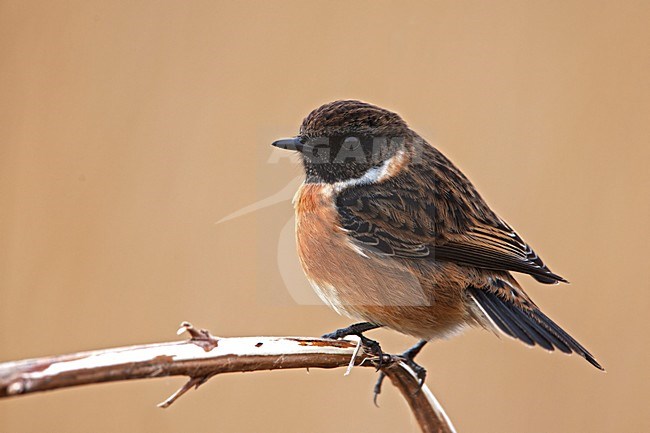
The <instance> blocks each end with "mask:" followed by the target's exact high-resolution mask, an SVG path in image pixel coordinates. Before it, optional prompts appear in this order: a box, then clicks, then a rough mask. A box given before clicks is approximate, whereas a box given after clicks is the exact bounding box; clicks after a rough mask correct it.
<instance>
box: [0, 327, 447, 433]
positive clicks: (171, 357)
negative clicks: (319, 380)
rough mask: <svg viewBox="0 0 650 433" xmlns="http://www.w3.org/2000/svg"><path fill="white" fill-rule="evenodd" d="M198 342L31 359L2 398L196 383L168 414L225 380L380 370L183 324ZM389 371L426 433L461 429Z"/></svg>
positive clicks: (331, 349)
mask: <svg viewBox="0 0 650 433" xmlns="http://www.w3.org/2000/svg"><path fill="white" fill-rule="evenodd" d="M181 330H182V331H186V332H188V333H189V334H190V336H191V339H190V340H188V341H180V342H166V343H158V344H148V345H137V346H129V347H121V348H114V349H105V350H96V351H91V352H80V353H74V354H69V355H61V356H54V357H45V358H37V359H28V360H23V361H16V362H6V363H2V364H0V398H7V397H14V396H18V395H25V394H30V393H34V392H40V391H49V390H55V389H60V388H67V387H73V386H79V385H88V384H93V383H101V382H112V381H118V380H132V379H148V378H153V377H164V376H175V375H183V376H188V377H189V378H190V379H189V381H188V382H187V383H185V385H183V386H182V387H181V388H180V389H179V390H178V391H176V392H175V393H174V394H173V395H172V396H170V397H169V398H168V399H166V400H165V401H164V402H162V403H161V404H160V405H159V406H160V407H168V406H169V405H171V404H172V403H173V402H174V401H176V400H177V399H178V398H179V397H180V396H182V395H183V394H184V393H185V392H187V391H188V390H189V389H191V388H192V387H198V386H200V385H201V384H203V383H204V382H206V381H207V380H208V379H209V378H210V377H212V376H214V375H216V374H220V373H231V372H244V371H259V370H277V369H287V368H337V367H347V366H349V365H350V364H351V359H352V365H356V366H374V364H373V358H372V355H369V354H368V353H366V352H364V350H363V347H361V348H360V349H359V345H358V344H357V342H353V341H347V340H337V341H335V340H324V339H319V338H304V337H239V338H221V337H215V336H212V335H211V334H210V333H209V332H208V331H205V330H197V329H195V328H193V327H192V326H191V325H190V324H189V323H183V325H182V327H181ZM382 371H383V372H384V373H385V374H386V375H387V376H388V377H389V378H390V380H391V382H392V383H393V384H394V385H395V386H396V387H397V388H398V389H399V390H400V392H401V393H402V395H403V396H404V398H405V399H406V401H407V402H408V404H409V406H410V408H411V410H412V411H413V414H414V416H415V418H416V420H417V421H418V424H419V425H420V428H421V429H422V431H423V432H425V433H433V432H444V433H452V432H454V428H453V426H452V424H451V422H450V421H449V419H448V418H447V416H446V415H445V413H444V411H443V410H442V407H441V406H440V404H439V403H438V402H437V401H436V399H435V398H434V397H433V394H432V393H431V391H429V389H428V388H427V387H426V385H424V386H423V387H422V388H421V389H420V388H419V384H418V378H417V375H415V373H414V372H413V371H412V370H411V369H410V368H409V367H408V366H407V365H406V364H404V363H402V362H399V361H398V360H395V361H394V362H390V363H388V364H385V365H383V366H382Z"/></svg>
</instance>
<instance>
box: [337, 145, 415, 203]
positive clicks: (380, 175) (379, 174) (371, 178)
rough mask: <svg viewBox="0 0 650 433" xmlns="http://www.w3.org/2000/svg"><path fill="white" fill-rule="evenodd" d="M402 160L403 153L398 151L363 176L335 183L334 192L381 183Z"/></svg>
mask: <svg viewBox="0 0 650 433" xmlns="http://www.w3.org/2000/svg"><path fill="white" fill-rule="evenodd" d="M403 158H404V151H403V150H400V151H399V152H397V153H396V154H395V155H393V156H392V157H390V158H389V159H387V160H386V161H384V163H383V164H382V165H381V166H379V167H372V168H370V169H368V171H366V172H365V173H364V174H363V176H361V177H355V178H354V179H348V180H344V181H341V182H336V183H335V184H334V185H333V188H334V191H336V192H337V193H338V192H341V191H343V190H344V189H346V188H349V187H351V186H357V185H368V184H371V183H378V182H382V181H384V180H386V179H387V178H389V177H391V176H392V174H393V172H394V170H393V166H394V165H397V164H401V163H402V159H403Z"/></svg>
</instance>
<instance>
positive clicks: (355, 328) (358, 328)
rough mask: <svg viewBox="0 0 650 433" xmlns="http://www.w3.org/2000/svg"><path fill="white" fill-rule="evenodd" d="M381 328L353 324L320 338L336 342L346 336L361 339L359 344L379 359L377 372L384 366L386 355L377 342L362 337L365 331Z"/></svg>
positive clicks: (367, 324) (371, 324)
mask: <svg viewBox="0 0 650 433" xmlns="http://www.w3.org/2000/svg"><path fill="white" fill-rule="evenodd" d="M381 326H382V325H376V324H374V323H370V322H361V323H355V324H352V325H350V326H348V327H347V328H341V329H337V330H336V331H334V332H330V333H329V334H325V335H323V336H322V337H321V338H329V339H331V340H338V339H339V338H344V337H347V336H348V335H356V336H357V337H359V338H360V339H361V344H362V345H363V346H364V347H365V348H367V349H368V351H369V352H370V353H372V354H373V355H375V356H377V357H378V358H379V361H378V363H377V370H379V368H381V366H382V365H384V363H385V362H386V357H388V355H385V354H384V352H383V351H382V350H381V346H380V345H379V343H378V342H376V341H375V340H371V339H370V338H368V337H366V336H365V335H363V333H364V332H366V331H370V330H372V329H377V328H381Z"/></svg>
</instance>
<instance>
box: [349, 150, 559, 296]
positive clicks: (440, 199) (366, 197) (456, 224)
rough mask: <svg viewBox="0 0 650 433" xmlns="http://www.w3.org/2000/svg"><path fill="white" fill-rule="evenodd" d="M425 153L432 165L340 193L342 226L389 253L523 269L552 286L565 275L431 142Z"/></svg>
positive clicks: (495, 268)
mask: <svg viewBox="0 0 650 433" xmlns="http://www.w3.org/2000/svg"><path fill="white" fill-rule="evenodd" d="M426 152H427V153H428V155H425V158H424V161H433V164H432V165H431V166H430V167H426V166H424V165H419V166H417V167H413V168H412V169H411V170H409V171H402V172H401V173H400V174H398V175H396V176H395V177H393V178H390V179H388V180H387V181H385V182H383V183H382V184H381V185H364V186H363V187H351V188H348V189H345V190H343V191H342V192H341V193H340V194H339V196H338V197H337V208H338V211H339V215H340V218H341V225H342V227H343V228H344V229H345V230H347V231H348V233H349V235H350V236H351V237H353V238H354V239H355V240H356V241H357V242H359V243H361V244H363V245H365V246H366V247H369V248H374V249H376V250H378V251H380V252H382V253H384V254H388V255H395V256H399V257H409V258H429V259H434V260H442V261H451V262H455V263H459V264H463V265H467V266H474V267H477V268H484V269H491V270H501V271H517V272H522V273H526V274H530V275H532V276H533V277H534V278H535V279H536V280H538V281H540V282H542V283H546V284H553V283H557V282H558V281H566V280H564V279H563V278H562V277H560V276H559V275H557V274H554V273H553V272H551V271H550V269H549V268H548V267H547V266H546V265H544V263H543V262H542V260H541V259H540V258H539V257H538V256H537V254H535V252H534V251H533V250H532V248H530V246H528V244H526V243H525V242H524V241H523V240H522V239H521V237H519V235H518V234H517V233H516V232H515V231H514V230H512V228H510V226H508V225H507V224H506V223H505V222H504V221H503V220H501V219H500V218H499V217H498V216H497V215H496V214H495V213H494V212H492V210H490V208H489V207H488V206H487V204H486V203H485V201H484V200H483V199H482V198H481V197H480V195H479V194H478V193H477V192H476V190H475V189H474V187H473V186H472V184H471V183H470V182H469V180H467V178H466V177H465V176H464V175H463V174H462V173H461V172H460V171H459V170H458V169H457V168H456V167H455V166H454V165H453V164H452V163H451V162H450V161H449V160H448V159H447V158H445V157H444V156H443V155H442V154H441V153H439V152H438V151H437V150H435V149H434V148H433V147H429V148H427V149H426Z"/></svg>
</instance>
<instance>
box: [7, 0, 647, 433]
mask: <svg viewBox="0 0 650 433" xmlns="http://www.w3.org/2000/svg"><path fill="white" fill-rule="evenodd" d="M348 3H349V2H343V1H337V2H306V1H294V2H282V3H280V2H261V1H260V2H214V1H205V2H199V1H189V2H188V1H175V2H158V1H151V2H142V1H140V2H131V1H128V2H98V1H79V2H63V1H40V2H26V1H2V2H0V360H10V359H19V358H25V357H34V356H39V355H46V354H53V353H63V352H69V351H77V350H81V349H91V348H100V347H108V346H115V345H124V344H133V343H143V342H153V341H161V340H168V339H173V337H174V334H173V332H174V331H175V329H176V326H177V324H178V323H179V322H180V321H181V320H191V321H192V322H194V323H196V324H197V325H201V326H205V327H209V328H210V329H211V330H212V331H213V332H214V333H216V334H219V335H233V336H234V335H259V334H274V335H276V334H277V335H283V334H290V335H296V334H298V335H319V334H321V333H323V332H325V331H329V330H332V329H334V328H336V327H340V326H343V325H345V324H347V320H346V319H344V318H341V317H338V316H337V315H336V314H335V313H334V312H332V311H330V310H329V309H327V308H325V307H323V306H305V305H298V304H296V303H295V302H293V301H292V300H291V296H289V295H288V294H287V290H286V289H285V286H284V285H283V281H282V279H281V277H280V272H279V270H278V266H277V264H276V260H277V257H276V256H277V244H278V233H280V231H281V229H282V227H283V226H284V225H285V224H286V222H287V221H288V219H289V218H290V216H291V213H292V209H291V206H290V204H289V203H288V202H286V201H283V202H281V203H279V204H276V205H274V206H271V207H269V208H266V209H264V210H260V211H258V212H256V213H252V214H248V215H246V216H244V217H241V218H239V219H235V220H231V221H228V222H226V223H222V224H215V222H216V221H218V220H219V219H221V218H223V217H224V216H226V215H228V214H230V213H231V212H234V211H236V210H238V209H240V208H241V207H243V206H245V205H248V204H250V203H253V202H256V201H257V200H259V199H260V198H263V197H265V196H267V195H269V194H272V193H274V192H276V191H278V190H280V189H282V187H284V186H285V185H286V184H287V183H288V182H289V181H290V180H291V179H293V178H294V177H295V176H297V175H298V174H299V173H300V168H299V167H298V166H297V165H296V164H295V163H293V162H291V161H290V160H288V159H281V160H280V161H279V162H278V163H275V164H271V163H268V160H269V156H270V155H271V149H270V147H269V143H270V142H271V141H272V140H273V139H275V138H278V137H280V136H287V135H292V134H294V133H295V132H296V130H297V127H298V124H299V122H300V120H301V118H302V117H303V116H304V115H305V114H307V112H308V111H309V110H310V109H312V108H314V107H316V106H318V105H320V104H321V103H324V102H327V101H329V100H333V99H338V98H360V99H364V100H367V101H370V102H373V103H376V104H380V105H383V106H386V107H388V108H391V109H394V110H397V111H399V112H400V113H401V114H402V115H403V116H404V117H405V118H406V119H407V121H408V122H409V123H410V124H411V126H412V127H414V128H415V129H416V130H418V131H420V132H421V133H422V134H423V135H425V136H426V137H427V138H429V139H430V140H431V141H433V142H435V143H436V144H437V145H438V146H439V147H440V148H441V149H442V150H443V151H444V152H445V153H446V154H447V155H448V156H450V157H451V158H452V159H453V160H454V161H455V162H457V164H458V165H459V166H460V167H461V168H462V169H463V170H464V171H465V172H466V173H467V174H468V175H469V176H470V178H471V179H473V181H474V182H475V183H476V184H477V185H478V187H479V189H480V190H481V191H482V193H483V194H484V195H485V196H486V198H487V199H488V201H489V202H490V203H491V204H492V205H493V206H494V208H495V209H496V210H497V211H498V212H499V213H500V214H501V215H502V216H503V217H505V218H506V219H507V220H508V221H509V222H510V223H511V224H512V225H513V226H515V227H516V228H517V229H518V230H519V231H520V232H521V233H522V234H523V236H524V237H525V238H526V239H527V240H528V241H529V242H530V243H531V244H532V245H534V246H535V248H536V249H537V251H538V252H539V253H540V254H541V255H542V256H543V257H544V258H545V260H546V261H547V262H548V263H550V265H551V267H552V268H553V270H555V271H557V272H559V273H560V274H562V275H564V276H566V277H567V278H568V279H570V280H571V281H572V284H571V285H570V286H566V285H562V286H557V287H546V286H542V285H539V284H536V283H535V282H534V281H533V280H532V279H530V278H526V277H521V278H520V280H521V281H522V282H523V284H524V285H525V287H526V288H528V289H529V292H530V293H531V295H532V296H533V298H534V299H535V300H536V301H538V303H539V304H540V305H541V306H542V307H543V308H544V309H545V311H546V312H547V313H548V314H549V315H551V316H552V317H554V318H555V319H556V320H557V321H558V322H559V323H560V324H562V325H564V326H565V327H566V328H567V329H568V330H570V331H571V333H572V334H574V335H575V336H576V337H577V338H578V339H579V340H580V341H582V342H583V343H584V344H585V345H586V346H587V347H588V348H589V349H591V350H592V351H593V352H594V354H596V355H597V357H598V359H599V360H600V361H601V362H602V363H603V364H604V365H605V366H606V367H607V369H608V373H607V374H602V373H599V372H598V371H596V370H595V369H594V368H592V367H590V366H589V365H588V364H587V363H585V362H584V361H582V360H581V359H578V358H574V357H572V358H569V357H566V356H563V355H560V354H552V355H549V354H546V353H545V352H544V351H542V350H539V349H537V350H528V349H526V348H525V347H524V346H523V345H521V344H518V343H516V342H513V341H511V340H505V339H501V340H499V339H497V338H495V337H494V336H492V335H490V334H489V333H487V332H483V331H479V330H473V331H470V332H468V333H466V334H465V335H463V336H462V337H459V338H456V339H453V340H451V341H444V342H438V343H435V344H433V345H431V346H430V347H428V348H427V349H426V350H425V352H424V354H423V355H422V356H421V358H420V361H421V363H422V364H423V365H425V366H426V367H427V368H428V369H429V379H428V383H429V385H430V386H431V388H432V389H433V390H434V391H435V393H436V395H437V396H438V398H439V399H440V400H441V401H442V403H443V404H444V405H445V407H446V409H447V411H448V413H449V415H450V416H451V418H452V419H453V420H454V421H455V424H456V426H457V428H458V430H459V431H460V432H522V431H523V432H551V431H554V432H555V431H559V432H577V431H585V432H586V431H589V432H612V431H630V432H641V431H648V430H650V422H649V415H648V401H650V391H649V387H650V386H649V382H650V380H649V374H648V365H647V363H648V360H649V359H650V358H649V355H650V348H649V347H648V341H649V339H648V308H649V307H650V284H649V277H648V268H649V266H648V243H649V241H650V231H649V224H648V223H649V219H650V218H649V217H650V206H649V200H648V195H649V192H650V191H649V189H650V170H649V168H648V163H649V162H650V146H649V143H650V127H649V125H650V122H649V121H648V119H649V114H650V91H649V84H648V83H649V82H648V76H649V75H650V61H649V59H650V56H649V55H648V53H649V52H650V27H649V26H648V22H650V13H649V12H650V10H649V9H650V7H649V5H648V3H647V2H644V1H639V2H633V1H623V2H621V1H610V2H603V1H596V2H592V1H570V2H564V1H545V2H533V1H530V2H521V1H511V2H503V1H499V2H497V1H492V2H484V1H475V2H469V1H467V2H466V1H463V2H457V1H447V2H420V3H408V2H379V1H373V2H353V4H348ZM267 252H270V253H267ZM301 281H302V283H303V284H306V283H305V282H304V280H301ZM304 287H306V286H304ZM372 335H374V336H376V337H377V338H379V339H380V340H381V341H382V342H383V344H384V346H385V348H387V349H389V350H392V351H398V350H402V349H403V348H405V347H406V346H407V345H409V344H411V343H412V342H413V340H412V339H410V338H406V337H403V336H400V335H397V334H394V333H392V332H388V331H379V332H376V333H373V334H372ZM342 374H343V372H342V371H312V373H311V374H310V375H307V374H305V373H304V372H303V371H294V372H277V373H257V374H247V375H231V376H224V377H219V378H216V379H214V380H212V381H211V382H210V383H209V384H207V385H205V386H204V387H202V388H201V389H200V390H199V391H197V392H192V393H190V394H189V395H188V396H186V397H185V398H183V399H182V400H180V401H179V402H178V403H177V404H176V405H175V406H174V407H172V408H171V409H170V410H167V411H162V410H159V409H157V408H156V407H155V403H157V402H158V401H160V400H161V399H163V398H164V397H166V396H167V395H168V394H169V393H171V392H172V391H174V390H175V388H176V387H178V386H179V385H180V384H181V383H182V380H181V379H179V378H175V379H160V380H157V381H142V382H133V383H118V384H110V385H100V386H93V387H86V388H80V389H74V390H66V391H59V392H53V393H48V394H41V395H34V396H31V397H26V398H19V399H15V400H10V401H2V402H0V431H2V432H11V433H21V432H46V431H53V432H67V433H73V432H83V433H87V432H97V433H101V432H114V431H120V432H143V431H156V432H161V433H162V432H187V431H192V432H197V433H200V432H236V433H259V432H313V433H319V432H353V431H354V432H359V431H363V432H374V433H382V432H406V431H415V427H414V424H413V422H412V421H411V419H410V415H409V413H408V411H407V409H406V407H405V405H404V403H403V402H402V401H401V400H400V399H399V397H398V396H397V395H396V393H395V392H394V390H393V389H390V388H387V390H386V391H385V393H384V395H382V397H381V406H382V407H381V409H376V408H374V407H373V406H372V403H371V388H372V384H373V383H374V379H375V377H374V375H373V373H372V372H371V371H370V370H368V371H366V370H363V371H360V370H357V371H354V372H353V374H352V375H351V376H350V377H347V378H344V377H343V376H342Z"/></svg>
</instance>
